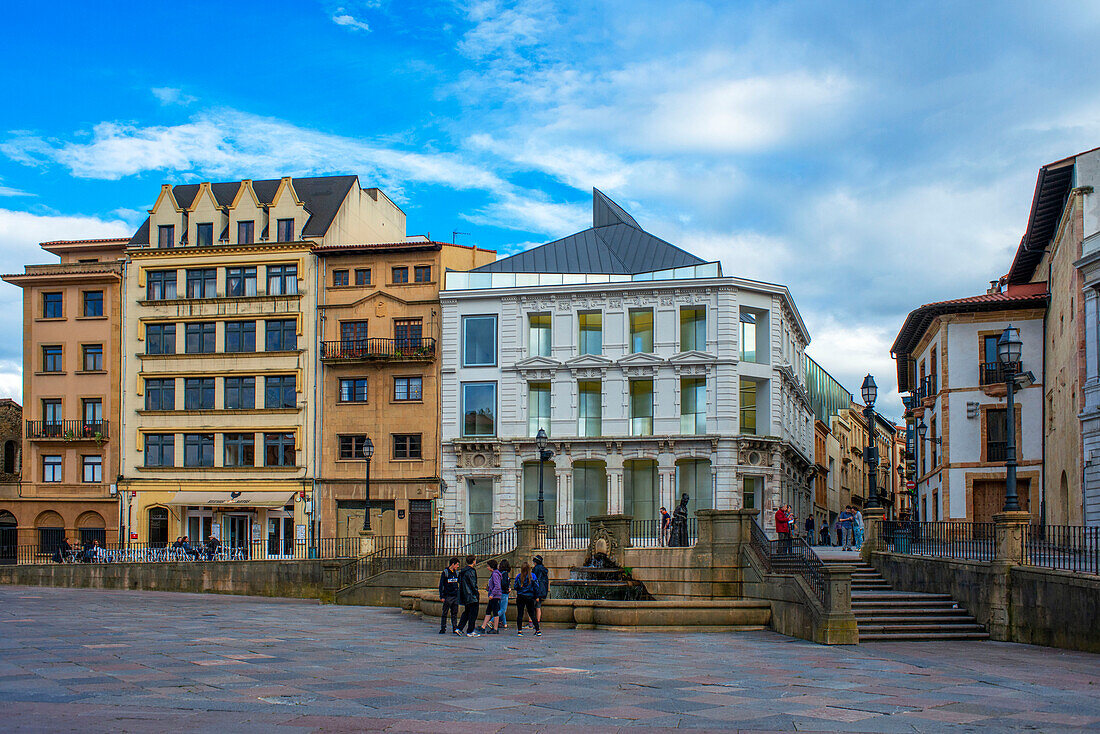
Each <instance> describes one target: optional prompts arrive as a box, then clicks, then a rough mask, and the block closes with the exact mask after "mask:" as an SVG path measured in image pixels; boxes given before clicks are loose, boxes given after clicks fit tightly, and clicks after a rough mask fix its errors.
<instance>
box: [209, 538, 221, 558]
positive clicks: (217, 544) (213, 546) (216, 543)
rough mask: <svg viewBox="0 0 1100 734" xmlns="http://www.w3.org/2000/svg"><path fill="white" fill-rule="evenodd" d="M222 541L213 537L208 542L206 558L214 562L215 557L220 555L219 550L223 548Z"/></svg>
mask: <svg viewBox="0 0 1100 734" xmlns="http://www.w3.org/2000/svg"><path fill="white" fill-rule="evenodd" d="M221 545H222V543H221V541H220V540H218V539H217V538H215V537H214V536H213V535H211V536H210V537H209V538H207V540H206V557H207V558H209V559H211V560H213V559H214V556H216V555H217V554H218V549H219V548H221Z"/></svg>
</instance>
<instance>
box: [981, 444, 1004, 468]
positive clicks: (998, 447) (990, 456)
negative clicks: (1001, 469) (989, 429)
mask: <svg viewBox="0 0 1100 734" xmlns="http://www.w3.org/2000/svg"><path fill="white" fill-rule="evenodd" d="M1007 458H1008V442H1006V441H986V443H985V460H986V461H989V462H998V463H1000V462H1003V461H1004V460H1005V459H1007Z"/></svg>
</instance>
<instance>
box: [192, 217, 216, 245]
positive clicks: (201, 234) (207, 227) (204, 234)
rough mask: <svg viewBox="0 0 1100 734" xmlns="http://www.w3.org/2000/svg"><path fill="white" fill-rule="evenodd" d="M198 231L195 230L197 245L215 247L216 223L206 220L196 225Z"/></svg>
mask: <svg viewBox="0 0 1100 734" xmlns="http://www.w3.org/2000/svg"><path fill="white" fill-rule="evenodd" d="M196 226H197V227H198V231H196V232H195V246H196V247H213V246H214V225H213V224H212V223H210V222H204V223H202V224H198V225H196Z"/></svg>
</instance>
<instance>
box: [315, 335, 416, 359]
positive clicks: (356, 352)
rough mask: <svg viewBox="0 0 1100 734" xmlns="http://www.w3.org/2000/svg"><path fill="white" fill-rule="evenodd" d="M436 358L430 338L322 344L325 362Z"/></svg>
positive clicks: (345, 340) (401, 338) (342, 340)
mask: <svg viewBox="0 0 1100 734" xmlns="http://www.w3.org/2000/svg"><path fill="white" fill-rule="evenodd" d="M434 358H435V339H434V338H433V337H430V336H423V337H422V336H417V337H399V338H396V339H390V338H384V337H371V338H369V339H341V340H340V341H332V342H321V359H323V360H345V361H355V360H370V359H398V360H431V359H434Z"/></svg>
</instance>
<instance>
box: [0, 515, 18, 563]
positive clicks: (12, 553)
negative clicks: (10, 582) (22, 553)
mask: <svg viewBox="0 0 1100 734" xmlns="http://www.w3.org/2000/svg"><path fill="white" fill-rule="evenodd" d="M16 525H18V523H17V522H16V520H15V515H13V514H11V513H10V512H8V511H7V510H0V565H6V564H11V563H15V558H16V548H17V547H18V546H19V529H18V528H17V527H16Z"/></svg>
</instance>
